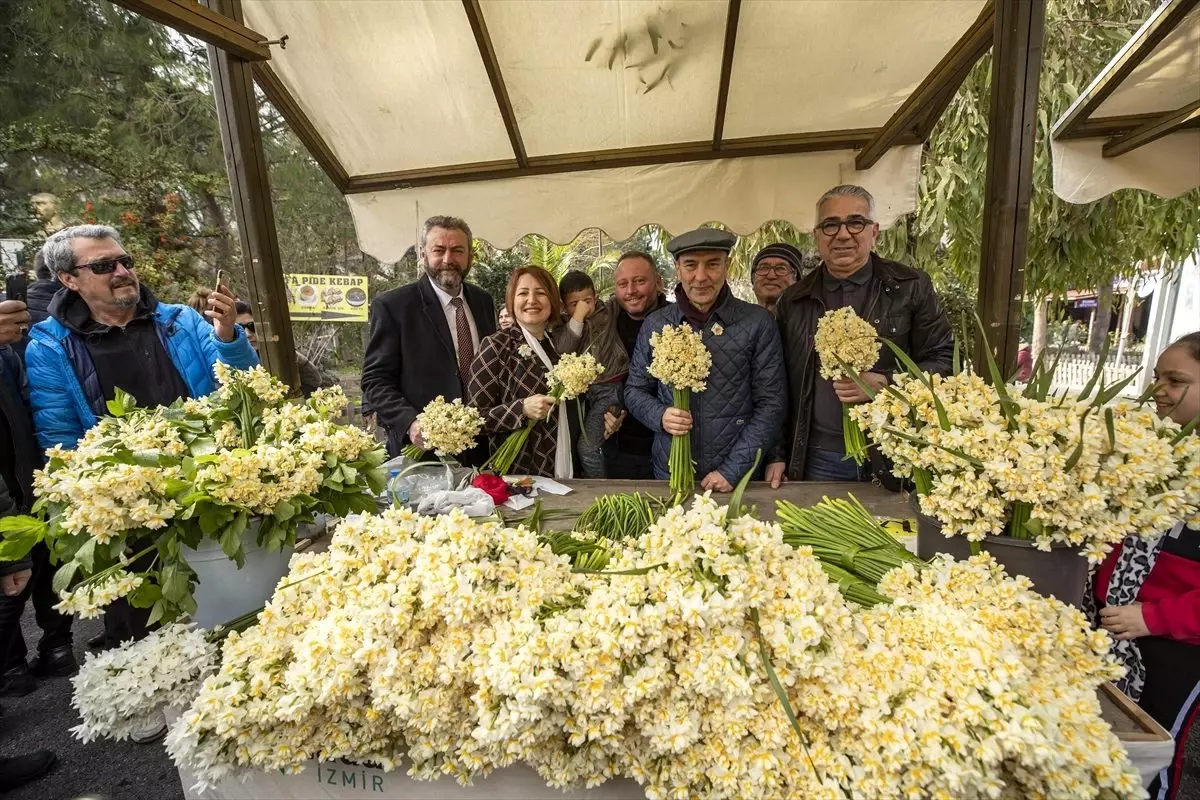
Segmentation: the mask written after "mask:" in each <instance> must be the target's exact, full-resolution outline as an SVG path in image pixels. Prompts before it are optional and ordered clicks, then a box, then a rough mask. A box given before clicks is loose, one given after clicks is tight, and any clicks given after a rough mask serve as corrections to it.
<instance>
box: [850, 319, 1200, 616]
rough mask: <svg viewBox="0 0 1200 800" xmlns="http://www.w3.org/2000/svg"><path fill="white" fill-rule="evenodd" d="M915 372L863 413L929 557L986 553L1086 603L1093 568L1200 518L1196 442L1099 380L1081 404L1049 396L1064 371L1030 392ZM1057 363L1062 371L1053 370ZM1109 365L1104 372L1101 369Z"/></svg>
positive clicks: (1199, 445)
mask: <svg viewBox="0 0 1200 800" xmlns="http://www.w3.org/2000/svg"><path fill="white" fill-rule="evenodd" d="M885 344H887V345H888V346H889V347H891V348H892V350H893V351H894V352H895V353H896V356H897V358H898V359H900V361H902V362H903V363H904V365H905V367H906V369H907V374H902V373H898V374H897V376H896V381H895V384H894V385H890V386H887V387H885V390H884V391H881V392H878V393H877V394H874V399H873V400H872V401H871V402H870V403H868V404H865V405H862V406H860V407H858V408H857V409H855V410H854V412H853V414H854V418H855V419H856V420H857V422H858V424H859V425H860V426H862V428H863V429H864V430H866V431H868V432H869V434H870V438H871V440H872V441H873V442H874V445H875V446H877V447H879V449H880V451H881V452H882V453H883V455H885V456H887V457H888V458H889V459H891V461H892V463H893V464H894V471H895V474H896V475H897V476H899V477H902V478H910V479H911V480H912V482H913V484H914V486H915V488H916V499H915V502H916V503H917V510H918V514H919V516H918V520H919V522H920V526H919V533H918V549H919V552H920V554H921V555H922V556H924V557H931V556H932V555H934V554H935V553H948V554H950V555H952V556H954V557H956V558H965V557H968V556H969V555H971V554H975V553H978V552H980V551H981V550H986V551H988V552H990V553H992V555H993V556H995V558H996V559H997V561H999V562H1000V563H1001V564H1002V565H1003V566H1004V567H1005V568H1006V569H1008V570H1009V571H1010V572H1011V573H1013V574H1021V575H1026V576H1027V577H1029V578H1030V579H1031V580H1032V581H1033V582H1034V585H1035V587H1036V588H1037V589H1038V590H1039V591H1041V592H1043V593H1044V594H1053V595H1054V596H1056V597H1058V598H1059V599H1061V600H1064V601H1065V602H1069V603H1075V604H1078V603H1079V602H1081V600H1082V597H1083V591H1084V583H1085V581H1086V579H1087V574H1088V570H1089V565H1091V564H1096V563H1099V562H1100V561H1102V560H1103V559H1104V557H1105V556H1106V555H1107V554H1108V553H1109V552H1110V551H1111V550H1112V548H1113V546H1114V545H1116V544H1118V543H1119V542H1121V541H1122V540H1124V539H1125V538H1126V537H1130V536H1140V537H1152V536H1158V535H1161V534H1162V533H1163V532H1164V531H1166V530H1169V529H1170V528H1171V526H1172V525H1174V524H1175V523H1176V522H1179V521H1187V520H1190V521H1191V522H1192V523H1194V522H1196V521H1197V520H1198V515H1200V440H1197V438H1196V437H1193V436H1189V435H1188V433H1189V432H1190V430H1191V429H1192V428H1194V426H1195V425H1196V422H1195V421H1193V422H1192V423H1191V425H1189V426H1184V427H1180V426H1179V425H1177V424H1176V423H1174V422H1172V421H1171V420H1161V419H1159V418H1158V415H1157V414H1156V413H1155V412H1154V410H1153V409H1152V408H1151V407H1149V406H1148V405H1147V401H1148V400H1149V398H1150V392H1147V393H1146V394H1144V395H1143V396H1142V397H1140V398H1137V399H1136V400H1129V399H1123V398H1122V397H1121V393H1122V391H1123V390H1124V389H1125V388H1126V387H1127V386H1128V385H1129V384H1130V382H1131V381H1133V380H1134V378H1135V376H1130V377H1128V378H1126V379H1124V380H1122V381H1119V382H1116V383H1113V384H1108V385H1105V384H1104V382H1103V377H1102V367H1101V368H1098V369H1097V371H1096V374H1095V375H1093V376H1092V379H1091V380H1090V381H1089V382H1088V384H1087V385H1086V386H1085V387H1084V388H1083V389H1082V390H1081V391H1080V392H1079V393H1078V394H1075V395H1069V394H1066V393H1063V394H1060V395H1051V394H1050V386H1051V383H1052V381H1053V376H1054V368H1055V364H1049V365H1047V364H1046V362H1045V360H1043V359H1039V361H1038V363H1037V364H1035V366H1034V369H1033V373H1032V375H1031V377H1030V379H1029V382H1028V383H1027V384H1026V385H1025V386H1023V387H1022V386H1020V385H1017V384H1010V383H1007V382H1006V381H1005V380H1004V378H1003V376H1002V375H1001V373H1000V370H999V368H998V366H997V365H996V363H995V360H994V359H992V358H991V357H990V356H989V358H988V364H987V368H988V372H989V377H990V378H991V380H990V382H989V381H985V380H984V379H983V377H981V376H980V375H978V374H976V373H975V372H974V371H972V370H971V369H969V368H968V369H966V370H961V369H960V368H959V364H958V361H959V359H958V355H957V353H956V354H955V362H956V363H955V374H954V375H952V376H950V377H942V376H940V375H929V374H926V373H924V372H922V371H921V370H920V369H919V368H918V367H917V366H916V365H915V364H914V363H913V362H912V360H911V359H909V358H908V356H906V355H905V354H904V353H903V352H902V351H900V350H899V348H897V347H896V346H895V345H893V344H892V343H890V342H887V341H886V340H885ZM1055 363H1056V362H1055ZM1103 363H1104V359H1103V358H1101V359H1100V364H1101V365H1103Z"/></svg>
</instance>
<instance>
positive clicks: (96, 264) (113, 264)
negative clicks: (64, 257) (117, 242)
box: [71, 255, 133, 275]
mask: <svg viewBox="0 0 1200 800" xmlns="http://www.w3.org/2000/svg"><path fill="white" fill-rule="evenodd" d="M118 264H120V265H121V266H122V267H124V268H125V269H127V270H129V271H131V272H132V271H133V256H130V255H124V256H117V257H116V258H106V259H104V260H103V261H93V262H92V263H90V264H76V265H75V266H74V267H72V268H71V272H72V273H74V272H75V271H76V270H80V269H90V270H91V271H92V274H93V275H108V274H110V273H112V272H115V271H116V269H117V265H118Z"/></svg>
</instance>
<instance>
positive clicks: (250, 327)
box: [240, 322, 254, 333]
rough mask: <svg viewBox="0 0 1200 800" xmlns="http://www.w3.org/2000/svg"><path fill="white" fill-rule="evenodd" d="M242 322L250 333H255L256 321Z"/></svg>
mask: <svg viewBox="0 0 1200 800" xmlns="http://www.w3.org/2000/svg"><path fill="white" fill-rule="evenodd" d="M240 324H241V326H242V327H243V328H244V329H245V330H246V331H248V332H249V333H254V323H253V322H243V323H240Z"/></svg>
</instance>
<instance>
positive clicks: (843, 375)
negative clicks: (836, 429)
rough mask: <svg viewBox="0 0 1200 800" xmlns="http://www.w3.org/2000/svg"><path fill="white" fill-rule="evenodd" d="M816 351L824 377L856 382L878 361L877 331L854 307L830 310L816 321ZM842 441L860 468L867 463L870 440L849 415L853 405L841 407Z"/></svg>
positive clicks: (847, 452)
mask: <svg viewBox="0 0 1200 800" xmlns="http://www.w3.org/2000/svg"><path fill="white" fill-rule="evenodd" d="M813 348H814V349H815V350H816V351H817V357H818V360H819V361H820V365H821V377H823V378H825V379H826V380H831V381H836V380H848V379H857V378H858V377H859V376H860V375H861V374H862V373H864V372H869V371H870V370H871V369H873V368H874V367H875V362H876V361H878V360H879V340H878V339H877V338H876V334H875V328H874V326H872V325H871V323H869V322H867V321H866V320H865V319H863V318H862V317H860V316H858V314H856V313H854V309H853V308H849V307H846V308H837V309H834V310H832V311H827V312H825V314H824V315H823V316H822V317H821V318H820V319H819V320H817V332H816V335H814V336H813ZM842 439H843V442H844V444H845V447H846V455H847V456H848V457H850V458H853V459H854V460H855V462H856V463H858V464H859V465H862V464H864V463H865V462H866V461H867V457H868V453H867V438H866V437H865V436H864V435H863V432H862V428H860V427H859V425H858V423H857V422H855V421H854V419H853V418H852V417H851V416H850V406H848V405H845V404H843V405H842Z"/></svg>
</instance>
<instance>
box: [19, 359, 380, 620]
mask: <svg viewBox="0 0 1200 800" xmlns="http://www.w3.org/2000/svg"><path fill="white" fill-rule="evenodd" d="M215 371H216V375H217V380H218V383H219V388H218V389H217V391H216V392H214V393H212V394H210V395H208V396H207V397H204V398H199V399H188V400H183V401H179V402H176V403H174V404H173V405H171V406H166V407H158V408H153V409H140V408H137V407H136V404H135V403H134V402H133V398H132V397H130V396H129V395H128V394H126V393H124V392H122V391H120V390H119V389H118V390H117V394H116V398H115V399H114V400H113V401H111V402H110V403H109V404H108V411H109V414H110V416H107V417H104V418H103V419H101V420H100V421H99V422H98V423H97V424H96V425H95V427H93V428H92V429H91V430H90V431H88V432H87V434H85V435H84V437H83V438H82V439H81V440H80V441H79V443H78V445H77V446H76V447H75V448H74V449H70V450H68V449H66V448H62V447H54V448H51V449H50V451H49V452H48V453H47V464H46V467H45V469H43V470H41V471H40V472H38V473H37V475H36V476H35V481H34V490H35V494H36V496H37V501H36V502H35V504H34V507H33V510H34V515H35V516H33V517H9V518H6V519H5V521H4V527H3V533H4V534H5V540H4V542H3V543H2V544H0V548H3V554H4V557H6V558H15V557H19V556H20V555H21V554H22V551H24V552H28V550H29V549H30V548H32V547H33V545H34V544H36V543H37V542H40V541H43V540H44V541H46V543H47V544H48V545H49V547H50V551H51V553H52V556H53V559H54V561H55V563H57V564H58V565H59V566H58V570H57V572H56V573H55V576H54V580H53V586H54V590H55V591H56V592H58V593H59V595H60V597H61V598H62V602H61V603H60V604H59V608H60V610H62V611H64V612H68V613H74V614H77V615H79V616H83V617H95V616H99V615H100V614H101V613H102V610H103V608H104V606H106V605H108V604H109V603H111V602H112V601H113V600H115V599H117V598H118V597H126V598H127V599H128V602H129V603H130V605H132V606H133V607H135V608H145V609H149V622H148V624H150V625H153V624H155V623H159V622H161V623H164V624H165V623H169V622H172V621H174V620H176V619H178V618H180V617H183V616H185V615H187V616H190V617H191V618H192V619H193V620H196V621H200V622H201V624H202V625H203V624H204V621H205V620H212V621H216V620H224V619H229V618H230V617H232V616H236V615H237V614H238V613H241V612H243V611H248V610H250V609H253V608H255V607H258V606H261V605H262V603H263V601H264V600H265V599H266V598H267V597H269V596H270V594H271V592H272V591H273V589H274V587H275V585H276V583H277V582H278V579H279V577H280V576H281V575H282V574H283V573H284V572H286V569H287V557H286V552H287V551H289V550H290V549H291V547H292V546H293V545H294V544H295V541H296V531H297V529H298V528H300V527H301V526H304V525H309V524H311V523H312V522H313V521H314V519H315V518H316V517H317V516H318V515H328V516H333V517H341V516H345V515H347V514H350V513H353V512H362V511H370V510H374V508H375V500H374V495H375V494H377V493H378V492H379V491H381V490H382V489H383V485H384V482H385V474H384V473H383V471H382V470H381V469H380V465H381V464H382V463H383V461H384V459H385V458H386V456H385V454H384V452H383V450H382V448H381V446H380V445H378V444H377V443H376V442H375V441H374V439H373V437H372V436H371V435H370V434H369V433H367V432H366V431H364V430H362V429H359V428H355V427H351V426H345V425H339V424H337V423H335V422H334V419H336V418H337V415H338V414H339V413H340V412H341V410H342V409H343V408H344V407H345V404H346V397H345V395H344V394H343V393H342V390H341V388H340V387H333V388H330V389H322V390H320V391H318V392H316V393H314V394H313V396H312V397H310V398H309V399H308V400H305V401H303V402H300V401H287V400H285V398H286V395H287V387H286V386H284V385H283V384H282V383H281V382H279V381H278V380H277V379H275V378H274V377H272V376H271V375H270V374H269V373H267V372H266V371H265V370H263V369H262V368H261V367H255V368H254V369H252V370H235V369H231V368H228V367H226V366H225V365H224V364H220V363H218V364H217V365H216V370H215ZM251 550H253V551H254V552H256V553H261V554H276V555H274V556H273V557H270V558H256V559H255V562H256V563H258V564H259V565H260V566H264V565H265V567H266V572H264V573H262V574H259V575H251V574H247V573H245V572H243V573H240V574H239V575H238V578H237V580H236V581H235V583H237V584H239V585H241V586H243V587H245V586H249V587H251V589H252V591H250V593H249V594H248V595H247V596H246V597H244V598H242V600H241V601H239V607H238V608H233V607H230V606H227V605H223V606H221V607H219V608H214V609H212V610H211V613H207V612H206V610H205V609H201V608H200V607H199V601H198V597H199V598H200V599H203V595H204V594H205V593H207V594H208V595H209V596H211V597H213V598H214V600H213V602H214V603H216V602H217V600H218V599H220V595H221V594H222V593H221V592H220V591H218V592H216V594H214V593H212V592H208V591H207V590H208V589H209V586H206V587H205V589H206V592H205V593H201V594H200V595H197V592H196V588H197V584H198V583H199V582H201V581H203V582H205V583H206V584H213V583H216V582H217V581H216V579H215V578H214V577H212V576H213V575H216V574H217V573H233V572H234V571H235V570H240V569H243V568H244V567H247V566H249V562H248V560H247V553H248V552H250V551H251ZM202 551H208V552H209V553H212V552H214V551H217V552H219V553H220V554H221V555H222V558H219V559H216V560H212V559H209V560H210V561H211V562H212V563H209V564H207V567H206V568H207V575H201V574H200V573H201V572H202V571H204V568H201V565H200V564H199V563H192V560H197V561H198V560H199V558H198V556H197V554H198V553H200V552H202ZM280 554H284V555H280ZM231 562H232V563H231ZM214 570H215V571H216V572H214ZM241 606H245V607H244V608H242V607H241Z"/></svg>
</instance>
